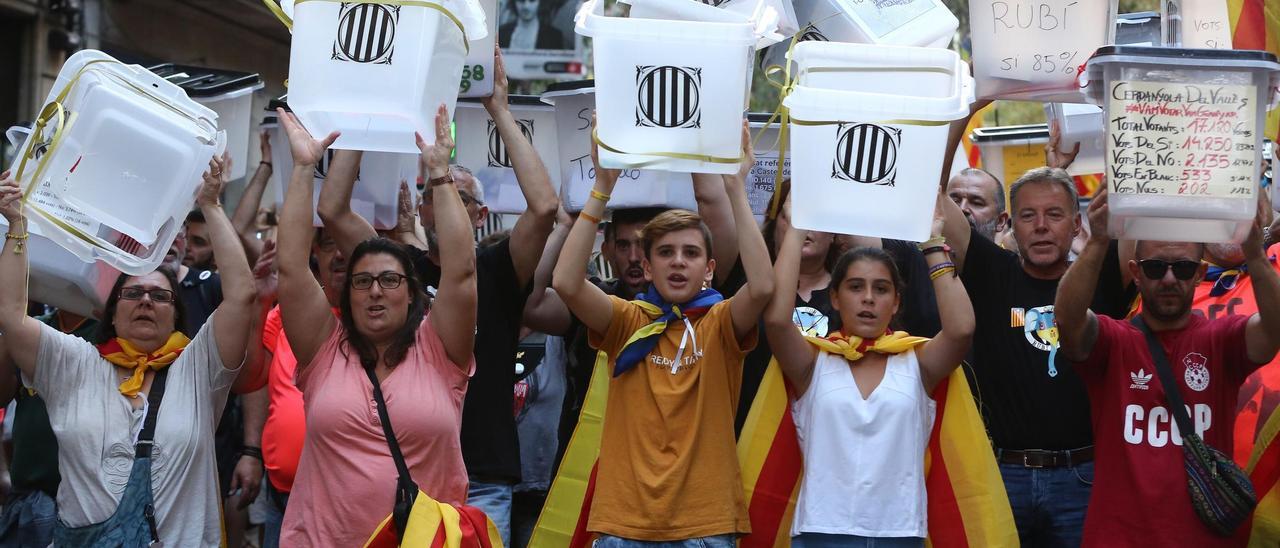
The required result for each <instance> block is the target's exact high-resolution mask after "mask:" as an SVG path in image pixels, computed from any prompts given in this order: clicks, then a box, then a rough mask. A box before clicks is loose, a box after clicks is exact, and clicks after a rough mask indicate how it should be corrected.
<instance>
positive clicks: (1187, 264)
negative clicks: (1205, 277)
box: [1138, 259, 1200, 282]
mask: <svg viewBox="0 0 1280 548" xmlns="http://www.w3.org/2000/svg"><path fill="white" fill-rule="evenodd" d="M1138 266H1140V267H1142V275H1143V276H1146V277H1147V279H1148V280H1159V279H1161V278H1163V277H1164V273H1165V272H1168V271H1169V270H1170V269H1172V270H1173V277H1174V278H1177V279H1179V280H1182V281H1184V282H1185V281H1187V280H1190V279H1191V278H1193V277H1195V275H1196V271H1197V270H1199V269H1200V263H1198V262H1195V261H1185V260H1184V261H1172V262H1170V261H1163V260H1160V259H1145V260H1142V261H1138Z"/></svg>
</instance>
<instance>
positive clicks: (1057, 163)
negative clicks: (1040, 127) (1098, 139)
mask: <svg viewBox="0 0 1280 548" xmlns="http://www.w3.org/2000/svg"><path fill="white" fill-rule="evenodd" d="M1061 144H1062V128H1060V127H1059V126H1058V120H1056V119H1054V120H1050V121H1049V144H1047V145H1045V147H1044V165H1046V166H1049V167H1056V168H1058V169H1067V168H1068V167H1070V166H1071V164H1072V163H1074V162H1075V161H1076V156H1078V155H1079V154H1080V143H1079V142H1077V143H1076V146H1074V147H1071V150H1062V149H1061V148H1060V146H1061Z"/></svg>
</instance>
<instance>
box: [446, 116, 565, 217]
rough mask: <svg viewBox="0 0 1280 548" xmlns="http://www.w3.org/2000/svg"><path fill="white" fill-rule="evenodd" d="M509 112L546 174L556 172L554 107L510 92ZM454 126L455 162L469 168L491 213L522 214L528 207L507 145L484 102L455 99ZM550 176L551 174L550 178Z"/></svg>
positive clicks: (558, 171) (558, 154) (557, 160)
mask: <svg viewBox="0 0 1280 548" xmlns="http://www.w3.org/2000/svg"><path fill="white" fill-rule="evenodd" d="M508 102H509V103H510V107H509V108H510V109H511V114H512V116H513V117H514V118H515V120H516V123H517V124H519V125H520V131H521V132H523V133H524V135H525V137H526V138H528V139H529V140H530V141H531V142H532V143H533V148H534V149H535V150H537V151H538V156H539V157H540V158H542V164H543V165H544V166H546V168H547V173H548V174H549V175H550V174H556V175H558V174H559V173H560V151H559V147H558V146H557V141H556V109H555V107H553V106H551V105H548V104H546V103H543V102H542V101H541V100H540V99H539V98H538V97H536V96H531V95H512V96H511V97H510V98H509V101H508ZM454 124H455V126H456V128H457V131H456V135H455V140H456V142H457V149H456V150H457V152H456V158H457V163H458V164H459V165H462V166H466V167H467V168H469V169H471V171H472V172H473V173H474V174H475V176H476V178H478V179H479V180H480V182H481V183H482V184H484V189H485V192H484V194H485V204H486V205H488V206H489V211H490V212H493V213H523V212H524V210H525V209H527V208H528V202H526V201H525V199H524V192H522V191H521V190H520V184H519V183H518V182H517V181H516V172H515V170H514V169H512V166H511V158H510V156H508V155H507V147H506V145H505V144H504V143H503V142H502V139H501V138H500V137H499V135H498V128H497V126H495V125H494V124H493V119H492V118H490V117H489V113H488V111H486V110H485V108H484V105H482V104H480V102H478V101H471V100H468V101H458V113H457V114H456V115H455V116H454ZM552 180H555V179H554V176H553V179H552Z"/></svg>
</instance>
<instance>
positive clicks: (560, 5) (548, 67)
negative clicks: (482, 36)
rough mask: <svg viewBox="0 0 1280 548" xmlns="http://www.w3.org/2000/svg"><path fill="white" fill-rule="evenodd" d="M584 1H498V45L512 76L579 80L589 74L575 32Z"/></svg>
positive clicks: (509, 74) (516, 77)
mask: <svg viewBox="0 0 1280 548" xmlns="http://www.w3.org/2000/svg"><path fill="white" fill-rule="evenodd" d="M580 5H581V0H498V17H497V20H498V45H499V46H500V47H501V48H502V56H503V61H504V63H505V64H506V67H507V76H508V77H510V78H512V79H520V80H533V79H539V80H540V79H555V80H576V79H579V78H582V76H583V75H584V74H586V63H585V62H584V61H585V58H586V51H585V49H584V48H583V42H582V37H580V36H578V35H577V34H576V33H575V32H573V16H574V15H575V14H576V13H577V12H578V7H579V6H580Z"/></svg>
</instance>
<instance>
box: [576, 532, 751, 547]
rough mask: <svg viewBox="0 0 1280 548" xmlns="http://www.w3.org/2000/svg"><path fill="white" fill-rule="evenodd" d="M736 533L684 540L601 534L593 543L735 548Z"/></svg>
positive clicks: (598, 545) (632, 545)
mask: <svg viewBox="0 0 1280 548" xmlns="http://www.w3.org/2000/svg"><path fill="white" fill-rule="evenodd" d="M736 544H737V538H736V535H715V536H712V537H700V538H690V539H684V540H667V541H657V542H652V541H646V540H631V539H629V538H622V537H614V536H609V535H600V538H598V539H596V541H595V542H594V543H592V544H591V547H592V548H734V546H735V545H736Z"/></svg>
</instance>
